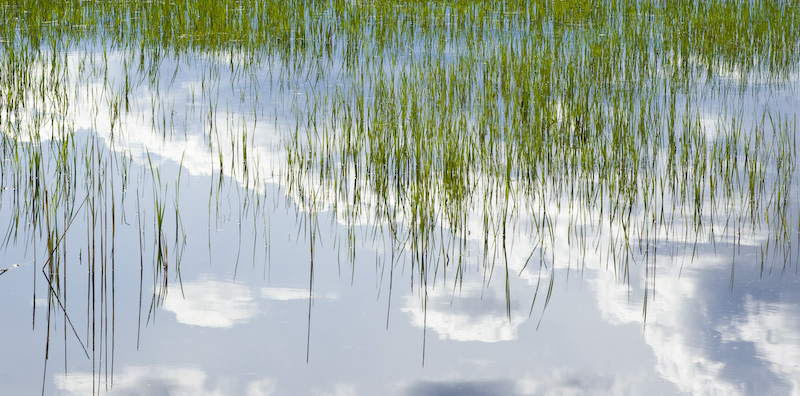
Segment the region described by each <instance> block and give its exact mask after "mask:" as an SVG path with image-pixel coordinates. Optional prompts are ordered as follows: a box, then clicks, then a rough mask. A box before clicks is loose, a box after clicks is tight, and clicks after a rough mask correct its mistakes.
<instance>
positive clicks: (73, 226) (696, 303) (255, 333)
mask: <svg viewBox="0 0 800 396" xmlns="http://www.w3.org/2000/svg"><path fill="white" fill-rule="evenodd" d="M107 57H108V59H109V60H108V61H107V65H109V67H108V68H107V69H105V67H99V68H98V69H97V70H96V71H94V72H92V71H91V67H88V68H87V67H86V66H85V65H84V63H85V62H86V61H87V60H89V61H90V62H89V63H91V61H94V62H98V64H100V59H102V55H101V52H99V51H98V52H93V51H92V50H91V49H89V48H87V49H86V50H85V51H75V52H74V53H70V54H69V55H68V56H66V58H65V59H66V62H65V65H66V67H67V68H68V69H69V70H71V73H70V75H72V76H83V78H75V80H73V81H72V82H71V83H69V84H71V85H69V84H68V85H69V87H70V89H69V90H68V92H71V95H70V97H69V102H70V105H69V106H68V107H67V108H65V109H64V110H63V111H57V110H48V109H47V108H38V107H35V106H32V107H31V108H26V109H24V110H23V111H22V114H23V115H22V116H19V115H17V117H22V118H25V117H30V118H29V119H33V118H35V114H40V113H48V114H49V113H50V112H52V113H57V114H56V116H57V118H58V119H59V120H62V121H63V120H66V122H67V123H69V124H71V125H73V126H74V130H75V133H74V135H73V136H72V137H71V138H70V139H67V141H69V142H70V144H71V145H72V147H73V150H74V154H73V156H72V157H70V158H72V159H73V160H74V163H75V164H76V165H75V169H76V170H75V173H74V174H71V176H70V177H75V178H77V179H78V180H79V182H78V183H77V184H76V187H75V188H76V191H75V193H74V196H75V197H78V198H77V199H75V201H74V204H73V206H72V207H71V208H67V209H64V208H59V209H54V212H53V213H55V214H54V215H53V216H52V219H51V221H52V222H53V224H55V228H56V229H57V230H58V232H57V234H56V235H57V238H56V239H55V240H56V241H57V243H58V244H59V245H58V247H59V250H57V258H56V259H51V260H58V262H59V263H60V267H59V272H58V273H57V274H53V275H50V274H49V273H48V272H47V271H46V269H47V265H48V263H49V262H48V249H47V243H48V238H47V232H46V231H43V230H42V229H41V228H39V229H35V228H34V227H32V226H30V223H31V222H32V220H31V219H30V218H26V217H25V210H26V208H25V207H24V205H23V206H20V202H23V203H24V202H25V201H26V200H29V199H30V196H29V195H26V194H30V192H29V191H28V190H24V189H21V188H18V187H14V186H16V185H15V184H14V183H13V182H12V180H14V177H15V176H14V175H15V173H14V171H13V166H12V164H13V161H14V160H13V159H12V158H11V157H9V156H6V157H4V158H2V160H3V161H4V162H5V167H4V170H5V172H4V174H3V178H4V179H3V180H4V183H5V184H4V187H3V188H4V190H3V194H2V195H0V205H2V206H0V209H1V210H0V229H2V230H4V231H5V230H6V229H7V230H8V233H7V234H4V235H7V237H6V238H5V239H4V241H5V243H4V244H3V245H2V248H0V268H2V269H7V270H6V271H4V272H3V273H2V274H0V301H1V302H2V303H1V304H0V318H2V319H0V321H1V322H2V325H0V351H2V352H0V353H1V354H2V357H0V394H2V395H6V394H7V395H27V394H39V393H44V394H48V395H87V394H92V393H99V394H106V393H108V394H112V395H126V394H131V395H133V394H154V395H155V394H158V395H162V394H163V395H287V394H290V395H341V396H344V395H376V394H382V395H565V394H566V395H572V394H591V395H605V394H608V395H631V394H653V395H655V394H658V395H674V394H697V395H717V394H724V395H734V394H742V395H761V394H771V395H800V303H798V302H799V301H800V284H799V283H800V276H798V274H797V263H798V247H799V246H800V239H799V238H800V225H799V224H797V219H798V210H799V209H798V204H797V202H798V201H800V199H798V198H800V197H799V196H798V195H799V194H800V191H798V187H797V186H798V183H797V176H796V175H795V174H793V173H792V174H791V176H790V177H791V180H792V183H790V184H789V186H788V191H787V192H786V193H787V196H788V198H787V201H788V202H789V204H788V205H787V207H788V212H789V216H788V217H787V218H788V219H789V220H788V221H789V223H788V226H787V228H788V233H789V238H788V240H789V241H790V242H791V244H788V245H785V246H783V245H779V244H777V242H773V239H772V238H774V235H773V234H771V233H770V232H771V231H772V229H771V228H770V227H775V225H774V223H772V225H769V224H764V225H762V226H759V227H753V228H752V229H745V230H744V231H742V230H741V229H740V230H738V231H731V229H735V228H736V227H740V228H741V227H742V225H741V224H735V223H733V224H729V226H728V227H726V226H725V225H724V220H720V219H716V220H715V219H713V218H707V219H706V221H705V222H701V223H702V224H701V225H699V226H698V225H697V224H688V223H687V222H686V218H680V219H677V220H675V222H674V223H673V224H672V225H671V227H669V228H668V229H665V230H662V231H661V232H659V233H656V234H655V235H650V234H648V235H647V236H646V237H645V238H644V239H636V238H632V239H631V240H630V245H631V247H630V249H631V251H632V252H636V254H635V255H633V256H632V259H631V260H632V261H630V263H629V265H628V266H627V267H622V266H620V263H619V262H617V261H616V260H615V259H614V254H615V249H618V248H619V239H618V238H619V235H620V234H621V233H622V230H621V229H620V226H619V224H618V223H614V222H608V221H606V222H602V221H601V220H600V219H601V218H602V216H603V214H602V212H600V208H593V209H586V211H587V212H586V213H585V215H584V216H582V217H580V220H579V221H577V222H576V216H575V215H574V213H573V212H572V206H571V205H570V203H569V202H568V201H567V200H566V199H563V200H562V202H561V203H562V204H561V205H560V206H557V205H556V203H558V202H555V201H552V202H548V203H547V205H543V206H541V210H540V211H538V212H536V211H530V210H528V209H526V207H525V206H524V205H522V204H519V207H518V209H517V211H516V215H515V218H514V219H513V220H509V221H508V223H507V224H508V226H509V231H508V233H507V234H506V235H507V236H506V237H505V239H504V238H503V237H502V236H501V235H497V234H499V233H497V234H495V233H490V234H488V235H489V236H487V234H486V233H485V232H484V230H485V229H486V227H487V226H486V223H485V222H484V220H483V217H482V216H481V210H482V209H481V208H482V205H481V202H482V200H483V199H486V200H489V198H481V197H479V198H477V202H473V203H472V204H471V206H470V207H468V208H466V213H467V217H466V221H465V225H466V230H467V233H466V235H455V236H454V235H453V234H452V233H450V231H452V230H450V229H449V228H448V227H449V226H448V225H447V224H446V223H443V222H440V223H437V224H435V225H434V227H433V228H432V229H433V230H435V231H434V232H433V233H432V235H431V236H430V238H431V239H430V241H431V243H430V247H429V248H425V249H422V250H421V251H420V250H419V249H417V248H416V247H415V246H414V245H413V244H412V241H411V240H410V239H403V238H399V239H398V238H395V237H394V235H396V234H395V232H396V230H394V231H393V230H392V229H391V227H390V224H387V223H385V222H383V221H382V220H381V219H380V218H378V216H375V215H374V214H372V212H371V207H370V206H369V203H370V202H372V203H374V202H375V201H376V200H380V197H378V196H376V193H375V192H371V191H368V190H367V189H365V190H364V191H363V192H362V196H361V197H360V200H361V201H359V202H358V203H357V204H356V205H354V207H359V205H362V207H363V209H362V211H361V212H360V213H358V214H356V215H353V214H352V213H349V214H347V212H348V211H347V210H344V209H342V208H343V207H350V206H349V205H351V204H352V202H354V201H355V200H354V201H351V202H341V201H337V199H338V198H336V197H331V196H330V194H328V193H327V192H326V190H325V188H324V187H325V185H326V183H329V181H326V180H325V179H324V178H322V177H320V176H319V175H314V174H312V173H309V174H304V175H302V176H300V177H301V178H305V179H303V180H302V184H303V185H304V186H306V189H305V190H302V191H300V190H297V189H294V188H292V187H291V186H290V183H289V182H288V181H287V180H288V176H290V175H292V169H290V168H287V166H286V161H287V158H286V151H285V142H286V141H287V139H289V138H290V137H291V136H292V133H293V132H294V130H295V127H296V126H297V125H296V123H295V122H296V120H297V118H296V115H297V114H298V113H302V112H303V111H304V109H306V106H307V105H308V103H313V95H314V94H316V93H319V92H325V91H326V90H334V89H335V87H336V84H337V82H338V83H341V84H344V82H341V81H339V80H338V79H337V78H335V77H329V78H326V79H324V83H323V84H319V83H317V84H315V83H312V82H310V81H311V80H306V81H305V82H299V83H298V82H297V81H296V80H291V79H287V78H286V77H285V76H284V75H283V74H282V70H283V71H284V72H285V69H283V68H282V67H281V65H280V64H278V63H277V62H275V63H271V62H265V63H264V64H263V65H260V66H258V67H254V68H252V69H250V70H248V72H247V73H246V75H243V76H242V75H238V74H236V73H237V72H231V69H230V68H229V66H228V65H229V64H232V62H234V61H232V60H231V59H230V58H228V57H225V56H220V57H215V56H210V55H209V56H202V55H196V56H195V55H190V56H188V58H189V60H188V61H175V60H174V59H173V58H170V57H167V58H166V59H165V60H164V61H163V62H161V63H159V64H158V65H157V71H158V72H157V73H155V75H156V79H157V81H159V83H156V84H153V83H152V82H151V83H150V84H141V85H135V87H134V90H133V91H132V92H131V93H130V95H129V99H128V103H127V105H128V106H129V109H128V110H127V111H120V109H119V108H117V109H115V108H114V105H113V102H114V101H113V100H109V99H113V98H109V97H107V96H104V95H108V93H107V92H108V91H109V89H108V88H107V87H108V86H117V85H118V84H122V82H123V81H125V74H126V73H128V72H126V69H125V68H124V67H123V66H121V65H122V64H123V63H124V62H125V60H126V55H124V54H122V53H119V52H113V51H112V52H110V53H108V54H107ZM45 58H46V57H45ZM104 62H105V61H104ZM104 64H105V63H104ZM38 66H41V67H42V68H43V69H44V68H46V67H45V66H42V65H38ZM87 70H88V71H87ZM209 70H212V71H209ZM327 70H329V71H330V72H331V74H334V75H335V74H337V73H346V72H344V71H343V70H341V69H340V66H337V65H336V64H335V63H334V64H333V65H332V66H330V68H329V69H327ZM248 73H249V74H248ZM131 74H134V75H136V74H135V73H133V72H131ZM136 76H137V78H139V79H145V78H146V77H144V75H143V74H141V75H136ZM717 77H718V78H719V81H722V82H721V83H720V84H721V85H723V86H729V88H728V89H729V91H730V93H729V94H727V95H725V96H724V99H720V97H718V96H715V95H713V94H708V95H706V96H704V95H702V94H700V95H699V97H700V99H699V100H697V103H695V105H694V106H693V110H692V111H696V112H697V114H698V119H699V120H700V122H701V123H702V126H703V128H704V131H705V133H706V137H707V139H708V140H709V141H713V140H714V139H716V138H717V137H718V136H722V135H724V134H725V133H726V131H725V128H726V125H727V120H728V119H729V118H730V117H732V115H735V116H736V117H737V119H738V120H740V121H741V122H742V123H743V124H744V125H745V128H748V127H752V125H755V124H757V123H758V121H759V120H760V117H761V115H762V114H763V113H762V109H767V108H768V109H770V111H771V112H773V113H774V114H780V115H781V116H782V117H784V119H785V120H789V122H793V121H792V120H794V119H795V117H796V114H797V109H798V108H800V96H798V94H797V93H798V90H799V89H800V78H799V77H798V76H797V75H796V74H795V75H792V76H790V77H789V79H788V80H787V81H783V82H781V83H772V82H768V81H767V80H759V79H755V81H754V82H753V83H752V84H750V85H749V86H748V87H747V88H746V89H744V90H742V91H741V92H739V91H737V90H738V89H739V88H740V84H739V81H738V78H740V77H741V76H737V74H736V73H735V72H730V71H724V70H720V71H718V76H717ZM106 81H110V84H108V83H106ZM253 81H257V82H258V83H257V84H255V85H254V84H253ZM287 81H288V82H287ZM698 91H701V92H702V91H703V86H702V85H700V86H699V87H698ZM682 99H683V98H682ZM5 116H6V117H9V116H10V115H9V114H5ZM210 124H211V125H217V127H216V129H214V128H211V130H209V125H210ZM112 125H113V127H112ZM790 130H791V132H792V133H794V134H795V135H796V133H797V131H796V128H795V127H794V126H793V127H792V128H790ZM242 131H245V132H246V135H245V136H244V137H243V136H242ZM772 138H774V136H773V137H768V139H772ZM41 139H42V140H41V142H42V143H41V144H42V145H43V146H44V147H46V148H45V149H44V150H43V151H42V152H43V153H44V155H43V159H42V161H43V164H44V165H43V169H45V170H46V171H47V172H45V174H44V175H43V176H42V179H43V180H45V182H44V184H45V185H46V186H47V188H49V189H55V188H57V181H58V178H57V177H55V176H53V175H55V174H57V170H56V169H57V168H58V166H59V164H60V163H59V161H58V160H57V158H58V154H57V153H55V152H54V151H53V150H50V149H49V148H47V147H52V146H51V145H50V143H51V142H58V141H61V140H62V139H63V137H62V136H60V135H58V133H57V132H53V133H52V134H51V135H44V136H42V137H41ZM775 139H777V138H775ZM241 142H244V143H241ZM18 144H19V145H20V147H24V146H26V145H28V146H35V145H36V144H38V143H37V142H25V141H22V142H21V143H18ZM244 147H247V150H248V151H247V154H246V155H247V156H249V158H250V160H249V161H251V162H248V160H245V159H243V157H244V156H245V153H244V151H245V149H244ZM26 155H28V154H25V153H23V154H22V157H23V158H27V157H26ZM254 158H255V159H254ZM67 162H69V161H67ZM22 163H23V164H24V163H25V162H24V160H23V161H22ZM243 163H249V164H251V165H249V168H247V169H245V168H244V167H243V165H242V164H243ZM86 164H89V165H86ZM229 164H230V165H229ZM109 169H110V170H109ZM113 169H116V171H114V170H113ZM92 175H94V178H92ZM776 179H777V175H775V174H774V172H771V171H770V173H768V174H767V181H768V182H770V181H774V180H776ZM767 185H768V186H769V183H767ZM314 191H316V192H317V193H318V194H319V195H318V196H315V200H313V203H311V204H310V203H309V200H308V196H307V195H308V194H309V193H310V192H314ZM85 196H89V198H87V199H85V200H84V199H83V197H85ZM362 202H363V203H362ZM515 204H516V203H514V202H512V203H511V205H512V206H514V205H515ZM706 204H709V203H708V202H706ZM20 208H22V209H20ZM159 208H163V209H162V210H163V211H164V216H163V217H164V219H163V225H162V228H161V230H159V228H158V225H157V224H158V222H157V221H155V220H154V218H157V213H158V211H159V210H160V209H159ZM732 210H741V208H733V209H732ZM20 213H22V217H21V219H22V220H21V221H22V225H21V226H20V225H19V223H17V221H18V220H17V216H19V215H20ZM543 214H546V215H547V216H549V219H550V220H551V223H550V226H549V227H551V229H552V234H551V235H552V236H551V241H550V242H549V243H548V244H547V246H548V248H542V245H541V244H539V243H538V242H537V238H538V237H539V236H538V234H537V233H536V232H535V231H534V230H535V229H536V228H537V226H536V224H537V221H539V220H537V219H541V218H542V216H543ZM632 216H633V218H634V219H636V218H637V216H644V214H641V213H637V211H636V210H634V212H633V213H632ZM396 220H397V224H400V225H402V226H403V227H409V228H410V227H411V225H409V224H408V222H409V221H410V220H409V219H407V218H404V217H403V216H402V215H401V214H398V215H397V219H396ZM26 223H28V226H27V227H26ZM501 223H502V222H501ZM501 223H497V224H501ZM711 224H716V225H717V226H716V228H714V231H713V232H712V228H711V227H710V225H711ZM494 226H495V224H492V227H494ZM746 227H750V226H749V225H746V226H745V228H746ZM15 230H20V231H19V232H18V235H16V236H15V232H16V231H15ZM576 230H577V231H576ZM698 230H699V231H698ZM61 235H65V236H64V237H63V238H62V237H61ZM578 235H581V236H582V237H583V238H577V236H578ZM52 241H53V239H51V242H52ZM640 241H643V242H640ZM159 252H160V253H159ZM531 257H534V260H531ZM762 257H766V260H763V259H762ZM165 263H166V264H165ZM540 263H541V265H540ZM784 263H786V265H784ZM421 265H425V266H426V271H425V272H424V273H421V272H420V266H421ZM49 277H50V278H49ZM56 278H57V279H59V283H58V286H55V285H54V286H53V288H55V289H58V290H57V292H54V293H51V286H50V284H49V282H50V281H48V279H56ZM55 296H58V298H56V297H55Z"/></svg>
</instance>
